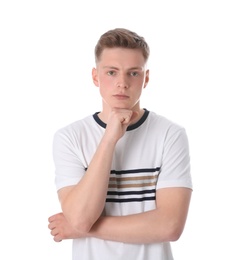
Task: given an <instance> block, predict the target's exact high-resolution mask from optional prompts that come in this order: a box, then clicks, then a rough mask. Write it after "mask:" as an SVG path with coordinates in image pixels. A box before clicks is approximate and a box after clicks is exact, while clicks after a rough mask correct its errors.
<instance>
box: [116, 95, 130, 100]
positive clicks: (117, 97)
mask: <svg viewBox="0 0 252 260" xmlns="http://www.w3.org/2000/svg"><path fill="white" fill-rule="evenodd" d="M113 97H115V98H116V99H119V100H125V99H128V98H129V96H127V95H123V94H117V95H113Z"/></svg>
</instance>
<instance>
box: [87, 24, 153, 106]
mask: <svg viewBox="0 0 252 260" xmlns="http://www.w3.org/2000/svg"><path fill="white" fill-rule="evenodd" d="M148 58H149V46H148V44H147V43H146V41H145V40H144V38H143V37H141V36H138V35H137V34H136V33H134V32H132V31H129V30H127V29H123V28H117V29H114V30H110V31H107V32H106V33H104V34H103V35H102V36H101V37H100V39H99V41H98V43H97V45H96V47H95V61H96V68H93V70H92V78H93V82H94V84H95V86H97V87H99V89H100V94H101V97H102V101H103V111H109V110H110V109H111V108H115V107H116V108H125V109H131V110H134V111H139V110H140V105H139V104H140V103H139V102H140V96H141V93H142V90H143V89H144V88H145V87H146V85H147V84H148V81H149V70H148V69H147V68H146V67H147V66H146V64H147V61H148Z"/></svg>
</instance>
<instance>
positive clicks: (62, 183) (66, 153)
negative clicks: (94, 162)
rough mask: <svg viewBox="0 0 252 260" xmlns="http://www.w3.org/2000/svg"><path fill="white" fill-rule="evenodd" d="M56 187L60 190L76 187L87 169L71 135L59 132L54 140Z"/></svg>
mask: <svg viewBox="0 0 252 260" xmlns="http://www.w3.org/2000/svg"><path fill="white" fill-rule="evenodd" d="M53 160H54V165H55V185H56V188H57V190H59V189H60V188H63V187H66V186H70V185H75V184H77V183H78V182H79V181H80V179H81V178H82V176H83V174H84V172H85V168H84V165H83V163H82V162H81V160H80V158H79V156H78V149H77V145H76V144H75V142H74V138H73V137H72V136H71V133H69V132H67V131H60V130H59V131H57V132H56V133H55V135H54V138H53Z"/></svg>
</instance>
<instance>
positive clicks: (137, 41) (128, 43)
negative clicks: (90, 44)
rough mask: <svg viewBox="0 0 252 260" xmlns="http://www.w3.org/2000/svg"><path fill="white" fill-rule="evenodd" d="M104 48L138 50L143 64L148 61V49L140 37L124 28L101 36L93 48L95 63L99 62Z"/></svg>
mask: <svg viewBox="0 0 252 260" xmlns="http://www.w3.org/2000/svg"><path fill="white" fill-rule="evenodd" d="M106 48H126V49H136V50H140V51H141V52H142V54H143V57H144V59H145V62H147V61H148V58H149V54H150V49H149V46H148V44H147V42H146V41H145V39H144V38H143V37H142V36H139V35H138V34H136V33H135V32H132V31H130V30H128V29H124V28H116V29H113V30H109V31H107V32H105V33H104V34H103V35H101V37H100V39H99V41H98V42H97V44H96V46H95V62H96V63H97V62H99V60H100V57H101V54H102V52H103V50H104V49H106Z"/></svg>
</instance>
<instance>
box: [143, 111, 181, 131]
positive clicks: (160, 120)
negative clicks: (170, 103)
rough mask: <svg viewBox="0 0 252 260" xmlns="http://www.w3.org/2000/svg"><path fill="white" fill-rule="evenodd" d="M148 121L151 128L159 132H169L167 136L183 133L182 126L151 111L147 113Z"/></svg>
mask: <svg viewBox="0 0 252 260" xmlns="http://www.w3.org/2000/svg"><path fill="white" fill-rule="evenodd" d="M148 120H149V124H151V126H152V127H153V128H155V129H157V130H158V131H161V129H163V130H164V131H166V132H169V134H172V133H176V132H184V131H185V128H184V126H182V125H180V124H178V123H177V122H175V121H172V120H170V119H169V118H167V117H165V116H163V115H160V114H157V113H155V112H153V111H150V112H149V118H148Z"/></svg>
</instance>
